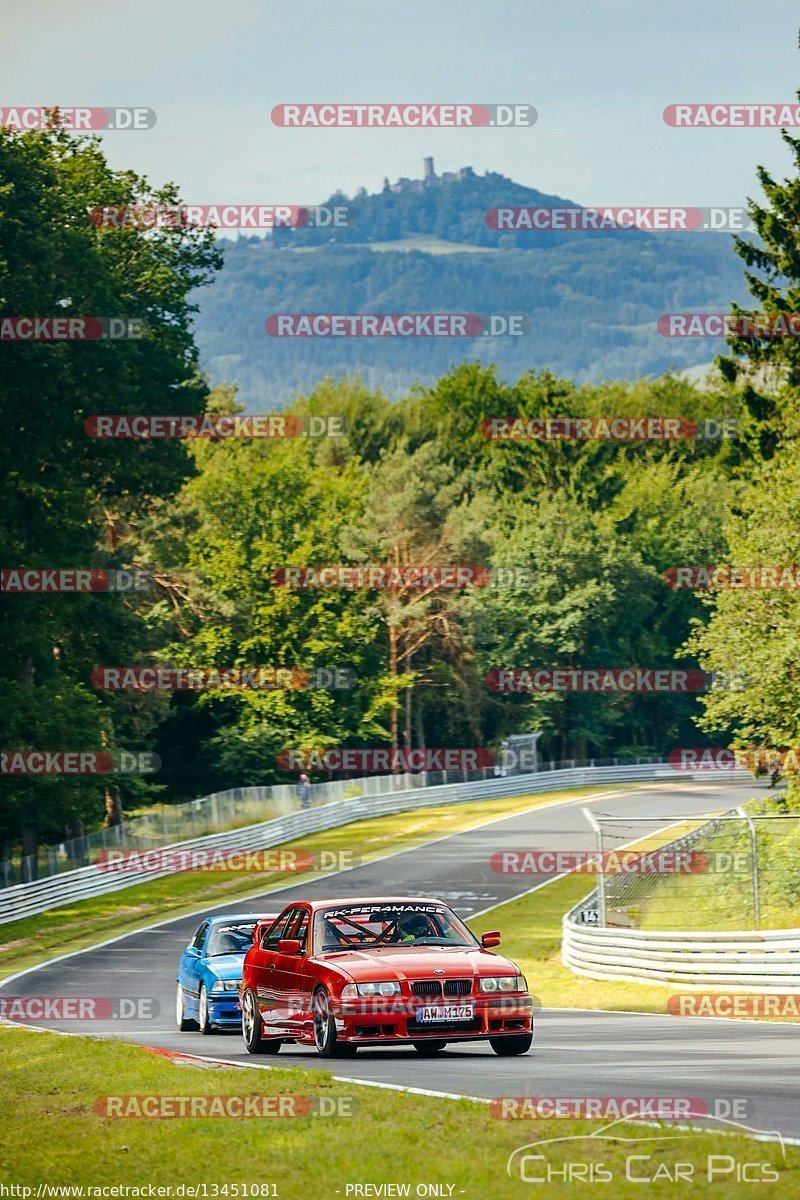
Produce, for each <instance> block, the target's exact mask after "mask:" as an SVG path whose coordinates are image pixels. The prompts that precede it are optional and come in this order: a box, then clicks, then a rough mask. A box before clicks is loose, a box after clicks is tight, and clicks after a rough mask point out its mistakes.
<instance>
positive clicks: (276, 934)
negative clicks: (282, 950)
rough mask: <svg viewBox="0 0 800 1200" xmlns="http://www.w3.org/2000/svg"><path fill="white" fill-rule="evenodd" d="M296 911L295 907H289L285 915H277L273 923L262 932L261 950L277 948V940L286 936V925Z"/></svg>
mask: <svg viewBox="0 0 800 1200" xmlns="http://www.w3.org/2000/svg"><path fill="white" fill-rule="evenodd" d="M296 912H297V909H296V908H291V909H290V910H289V912H288V913H286V915H285V916H283V917H278V919H277V921H276V922H275V924H274V925H272V926H271V927H270V928H269V929H268V930H267V932H266V933H265V934H264V937H263V938H262V939H261V949H262V950H277V949H278V942H279V941H280V940H281V938H282V937H285V936H286V929H287V926H288V924H289V922H290V921H291V920H292V918H293V917H294V915H295V913H296Z"/></svg>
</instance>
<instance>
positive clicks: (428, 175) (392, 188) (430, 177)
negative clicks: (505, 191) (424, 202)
mask: <svg viewBox="0 0 800 1200" xmlns="http://www.w3.org/2000/svg"><path fill="white" fill-rule="evenodd" d="M474 174H475V172H474V171H473V169H472V167H462V168H461V170H460V171H445V172H444V174H443V175H437V174H436V172H435V171H434V169H433V159H432V158H423V160H422V179H407V178H406V177H405V175H404V176H402V178H400V179H398V180H397V183H389V177H388V176H385V177H384V180H383V190H384V191H385V192H425V191H427V190H428V188H435V187H442V185H443V184H445V183H458V182H459V181H460V180H462V179H469V178H470V177H471V176H473V175H474Z"/></svg>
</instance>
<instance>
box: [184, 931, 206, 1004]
mask: <svg viewBox="0 0 800 1200" xmlns="http://www.w3.org/2000/svg"><path fill="white" fill-rule="evenodd" d="M209 926H210V922H209V921H203V923H202V924H201V925H200V927H199V929H198V930H197V933H196V934H195V935H194V937H193V938H192V940H191V941H190V942H189V945H188V946H187V947H186V949H185V950H184V952H183V954H182V955H181V965H180V970H179V979H180V984H181V987H182V988H183V994H184V997H185V1007H186V1008H187V1009H188V1010H190V1011H194V1010H195V1009H196V1008H197V1004H198V997H199V995H200V972H201V970H202V966H203V954H204V951H205V946H206V939H207V937H208V930H209Z"/></svg>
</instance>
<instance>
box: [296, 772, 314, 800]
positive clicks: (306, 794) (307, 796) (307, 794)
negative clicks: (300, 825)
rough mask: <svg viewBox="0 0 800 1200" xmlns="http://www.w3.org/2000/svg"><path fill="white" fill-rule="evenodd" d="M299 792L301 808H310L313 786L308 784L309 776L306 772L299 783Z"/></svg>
mask: <svg viewBox="0 0 800 1200" xmlns="http://www.w3.org/2000/svg"><path fill="white" fill-rule="evenodd" d="M297 791H298V794H299V796H300V807H301V808H308V806H309V802H310V800H311V784H310V783H309V782H308V776H307V775H306V773H305V772H303V774H302V775H301V776H300V778H299V779H298V781H297Z"/></svg>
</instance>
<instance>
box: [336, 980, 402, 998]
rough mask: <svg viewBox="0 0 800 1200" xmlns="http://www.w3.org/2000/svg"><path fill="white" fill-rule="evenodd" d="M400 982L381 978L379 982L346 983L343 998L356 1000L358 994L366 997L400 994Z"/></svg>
mask: <svg viewBox="0 0 800 1200" xmlns="http://www.w3.org/2000/svg"><path fill="white" fill-rule="evenodd" d="M399 995H400V984H399V983H397V982H396V981H395V980H393V979H384V980H379V981H378V982H377V983H346V984H345V986H344V987H343V988H342V999H343V1000H355V998H356V996H362V997H364V998H365V999H366V998H369V997H374V996H399Z"/></svg>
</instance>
